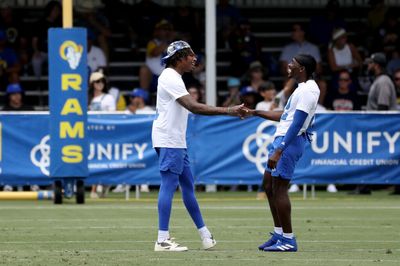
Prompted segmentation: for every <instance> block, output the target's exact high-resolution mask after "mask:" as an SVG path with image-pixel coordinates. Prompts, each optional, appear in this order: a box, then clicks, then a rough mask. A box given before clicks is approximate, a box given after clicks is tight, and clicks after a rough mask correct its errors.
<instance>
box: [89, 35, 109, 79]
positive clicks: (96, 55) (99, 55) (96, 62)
mask: <svg viewBox="0 0 400 266" xmlns="http://www.w3.org/2000/svg"><path fill="white" fill-rule="evenodd" d="M95 41H96V35H95V34H94V32H93V31H92V30H91V29H88V30H87V63H88V66H89V68H90V71H91V72H96V71H99V70H100V69H103V70H104V69H106V68H107V65H108V64H107V59H106V55H105V54H104V52H103V50H102V49H100V48H99V47H98V46H96V45H94V42H95Z"/></svg>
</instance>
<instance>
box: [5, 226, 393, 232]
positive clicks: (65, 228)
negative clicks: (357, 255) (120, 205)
mask: <svg viewBox="0 0 400 266" xmlns="http://www.w3.org/2000/svg"><path fill="white" fill-rule="evenodd" d="M157 227H158V226H157V225H132V226H131V225H123V226H118V225H116V226H44V227H39V226H16V227H2V228H1V229H2V231H3V232H5V231H12V232H14V231H19V230H21V231H24V230H34V231H35V230H103V229H107V230H114V229H115V230H120V229H156V228H157ZM309 227H310V228H322V229H345V228H348V229H354V228H359V229H376V226H363V225H312V224H309ZM379 227H380V228H385V229H390V228H393V226H391V225H380V226H379ZM192 228H193V227H191V226H183V225H174V226H171V229H192ZM212 228H228V229H265V228H266V226H265V225H228V226H227V225H213V226H212Z"/></svg>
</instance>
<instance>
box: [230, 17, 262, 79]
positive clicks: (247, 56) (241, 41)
mask: <svg viewBox="0 0 400 266" xmlns="http://www.w3.org/2000/svg"><path fill="white" fill-rule="evenodd" d="M229 45H230V48H231V74H232V75H233V76H236V77H240V76H242V75H243V74H244V73H245V72H246V71H247V70H248V68H249V66H250V64H251V63H252V62H254V61H257V60H260V58H261V46H260V44H259V41H258V40H257V38H256V37H255V36H254V34H253V33H252V31H251V25H250V22H249V21H248V20H247V19H241V20H240V22H239V25H238V26H237V27H236V29H235V31H233V32H232V33H231V35H230V36H229Z"/></svg>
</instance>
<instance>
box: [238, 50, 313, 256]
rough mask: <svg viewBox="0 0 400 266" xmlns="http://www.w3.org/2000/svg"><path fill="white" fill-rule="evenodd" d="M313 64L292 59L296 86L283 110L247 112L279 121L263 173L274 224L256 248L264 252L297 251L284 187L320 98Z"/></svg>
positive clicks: (305, 59) (301, 56) (309, 59)
mask: <svg viewBox="0 0 400 266" xmlns="http://www.w3.org/2000/svg"><path fill="white" fill-rule="evenodd" d="M316 65H317V62H316V60H315V59H314V57H312V56H311V55H306V54H299V55H296V56H295V57H294V58H293V59H292V60H291V62H290V63H289V65H288V69H287V75H288V77H289V78H293V79H295V80H296V81H297V83H298V86H297V88H296V90H295V91H294V92H293V94H292V95H291V97H290V99H289V101H288V103H287V104H286V106H285V109H284V110H283V111H261V110H250V109H249V110H246V111H247V113H248V114H249V115H253V116H259V117H262V118H264V119H268V120H273V121H279V124H278V126H277V128H276V133H275V136H274V141H273V143H272V145H270V148H269V154H268V163H267V168H266V169H265V172H264V181H263V185H264V187H265V191H266V194H267V198H268V202H269V206H270V211H271V214H272V217H273V221H274V232H273V233H271V238H270V239H268V240H267V241H266V242H265V243H264V244H262V245H260V246H259V247H258V248H259V249H260V250H263V251H267V252H270V251H274V252H295V251H297V243H296V238H295V236H294V234H293V230H292V221H291V205H290V199H289V196H288V189H287V188H288V185H289V183H290V180H291V178H292V177H293V172H294V169H295V166H296V163H297V162H298V160H299V159H300V157H301V156H302V154H303V152H304V148H305V145H306V142H307V141H309V140H310V138H309V135H308V132H307V129H308V128H309V126H310V124H311V123H312V121H313V117H314V114H315V111H316V109H317V105H318V99H319V95H320V91H319V88H318V85H317V83H316V82H315V81H314V80H313V73H314V71H315V70H316Z"/></svg>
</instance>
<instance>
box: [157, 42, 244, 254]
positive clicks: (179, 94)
mask: <svg viewBox="0 0 400 266" xmlns="http://www.w3.org/2000/svg"><path fill="white" fill-rule="evenodd" d="M163 61H164V62H165V63H166V68H165V69H164V70H163V72H162V73H161V75H160V77H159V78H158V86H157V103H156V118H155V120H154V122H153V129H152V141H153V147H154V148H155V150H156V152H157V154H158V157H159V169H160V174H161V186H160V191H159V195H158V218H159V230H158V238H157V241H156V243H155V246H154V251H187V250H188V248H187V247H183V246H180V245H179V244H178V243H176V242H175V241H173V240H172V238H171V237H170V234H169V220H170V215H171V208H172V199H173V196H174V193H175V191H176V189H177V187H178V184H179V185H180V187H181V190H182V198H183V202H184V204H185V207H186V209H187V211H188V212H189V214H190V216H191V218H192V220H193V222H194V223H195V225H196V227H197V229H198V230H199V234H200V238H201V241H202V246H203V248H204V249H206V250H207V249H210V248H212V247H214V246H215V245H216V241H215V240H214V238H213V236H212V235H211V233H210V231H209V230H208V228H207V227H206V225H205V223H204V221H203V217H202V215H201V212H200V208H199V205H198V203H197V199H196V196H195V194H194V178H193V175H192V172H191V170H190V162H189V158H188V154H187V149H186V148H187V147H186V128H187V120H188V114H189V111H190V112H192V113H195V114H202V115H241V114H242V113H241V111H242V110H243V109H242V108H243V105H237V106H233V107H214V106H209V105H205V104H202V103H198V102H196V101H195V100H194V99H193V97H192V96H190V94H189V93H188V91H187V90H186V87H185V84H184V82H183V80H182V74H183V73H185V72H190V71H192V70H193V69H194V68H195V64H196V55H195V54H194V52H193V50H192V48H191V47H190V45H189V44H188V43H187V42H185V41H175V42H173V43H171V44H170V45H169V46H168V48H167V55H166V56H164V57H163Z"/></svg>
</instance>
